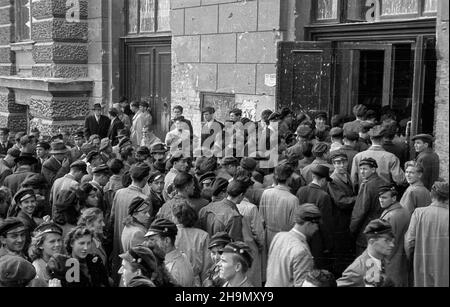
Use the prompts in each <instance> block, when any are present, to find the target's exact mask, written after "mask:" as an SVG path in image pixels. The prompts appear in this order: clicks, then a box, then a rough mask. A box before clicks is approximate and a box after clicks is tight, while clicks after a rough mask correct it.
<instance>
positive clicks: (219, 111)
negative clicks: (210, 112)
mask: <svg viewBox="0 0 450 307" xmlns="http://www.w3.org/2000/svg"><path fill="white" fill-rule="evenodd" d="M235 106H236V96H235V95H234V94H225V93H205V92H204V93H201V94H200V110H203V109H204V108H206V107H213V108H214V109H215V110H216V114H215V118H216V119H217V120H218V121H220V122H222V123H225V121H226V120H228V118H229V112H230V111H231V109H233V108H234V107H235ZM203 121H204V119H203V117H202V122H203Z"/></svg>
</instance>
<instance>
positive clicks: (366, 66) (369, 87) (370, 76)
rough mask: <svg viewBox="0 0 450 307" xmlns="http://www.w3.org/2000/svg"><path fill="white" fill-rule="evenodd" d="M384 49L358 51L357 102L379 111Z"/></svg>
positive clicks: (381, 98)
mask: <svg viewBox="0 0 450 307" xmlns="http://www.w3.org/2000/svg"><path fill="white" fill-rule="evenodd" d="M383 74H384V51H382V50H363V51H361V52H360V63H359V86H358V88H359V90H358V100H357V101H358V104H364V105H365V106H367V107H368V108H369V109H371V110H374V111H376V112H379V111H380V109H381V104H382V100H383Z"/></svg>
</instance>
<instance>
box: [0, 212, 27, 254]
mask: <svg viewBox="0 0 450 307" xmlns="http://www.w3.org/2000/svg"><path fill="white" fill-rule="evenodd" d="M25 241H26V228H25V225H24V224H23V222H22V221H21V220H20V219H18V218H16V217H10V218H7V219H5V220H4V221H2V222H0V243H1V248H0V259H1V258H2V257H3V256H6V255H15V256H20V257H23V258H24V259H26V256H25V252H24V248H25Z"/></svg>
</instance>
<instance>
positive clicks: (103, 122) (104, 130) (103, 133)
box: [84, 103, 111, 139]
mask: <svg viewBox="0 0 450 307" xmlns="http://www.w3.org/2000/svg"><path fill="white" fill-rule="evenodd" d="M110 124H111V120H110V119H109V118H108V117H107V116H105V115H102V106H101V104H99V103H96V104H94V114H92V115H89V116H88V117H86V120H85V122H84V136H85V137H86V139H89V137H90V136H91V135H93V134H98V135H99V136H100V138H101V139H103V138H106V137H107V134H108V129H109V126H110Z"/></svg>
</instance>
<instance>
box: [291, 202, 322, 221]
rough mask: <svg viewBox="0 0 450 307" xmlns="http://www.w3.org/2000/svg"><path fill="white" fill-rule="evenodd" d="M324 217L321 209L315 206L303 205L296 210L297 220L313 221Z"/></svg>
mask: <svg viewBox="0 0 450 307" xmlns="http://www.w3.org/2000/svg"><path fill="white" fill-rule="evenodd" d="M321 217H322V213H321V212H320V209H319V208H318V207H317V206H316V205H315V204H303V205H301V206H299V207H298V208H297V209H296V210H295V220H296V221H297V222H299V221H311V220H317V219H320V218H321Z"/></svg>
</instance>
